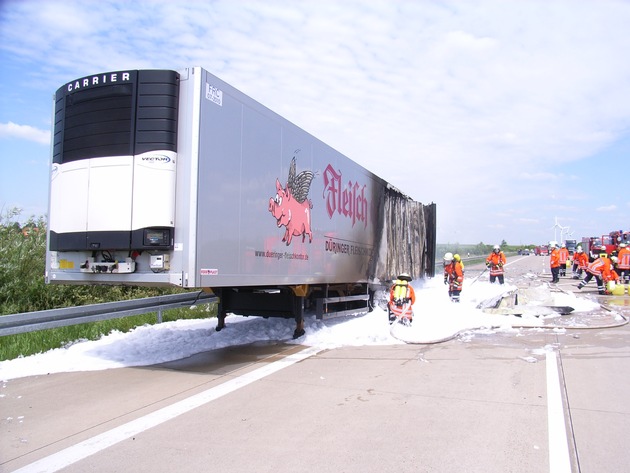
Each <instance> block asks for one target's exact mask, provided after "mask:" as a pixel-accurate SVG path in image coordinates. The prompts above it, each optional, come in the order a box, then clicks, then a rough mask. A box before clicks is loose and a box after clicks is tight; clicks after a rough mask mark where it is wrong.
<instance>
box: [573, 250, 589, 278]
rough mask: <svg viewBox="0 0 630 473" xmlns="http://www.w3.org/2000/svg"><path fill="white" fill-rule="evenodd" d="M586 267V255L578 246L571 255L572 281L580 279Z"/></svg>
mask: <svg viewBox="0 0 630 473" xmlns="http://www.w3.org/2000/svg"><path fill="white" fill-rule="evenodd" d="M587 266H588V255H587V254H586V253H584V250H582V247H581V246H578V247H577V249H576V250H575V253H574V254H573V279H580V278H581V277H582V271H585V270H586V267H587Z"/></svg>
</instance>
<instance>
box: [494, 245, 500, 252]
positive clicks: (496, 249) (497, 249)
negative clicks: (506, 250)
mask: <svg viewBox="0 0 630 473" xmlns="http://www.w3.org/2000/svg"><path fill="white" fill-rule="evenodd" d="M492 250H493V251H501V247H500V246H499V245H494V247H493V248H492Z"/></svg>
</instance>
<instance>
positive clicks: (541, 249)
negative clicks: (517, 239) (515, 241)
mask: <svg viewBox="0 0 630 473" xmlns="http://www.w3.org/2000/svg"><path fill="white" fill-rule="evenodd" d="M534 254H535V255H536V256H549V245H539V246H537V247H536V248H534Z"/></svg>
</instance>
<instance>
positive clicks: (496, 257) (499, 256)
mask: <svg viewBox="0 0 630 473" xmlns="http://www.w3.org/2000/svg"><path fill="white" fill-rule="evenodd" d="M506 262H507V259H506V258H505V254H504V253H503V252H502V251H501V247H500V246H499V245H494V248H493V249H492V253H490V255H489V256H488V257H487V258H486V267H487V268H488V269H489V270H490V283H493V282H494V281H496V280H498V281H499V284H503V283H504V278H503V273H504V270H503V266H505V263H506Z"/></svg>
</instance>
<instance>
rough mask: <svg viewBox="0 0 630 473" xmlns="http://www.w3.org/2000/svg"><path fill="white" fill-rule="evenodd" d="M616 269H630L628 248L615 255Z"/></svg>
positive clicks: (629, 251) (629, 250) (629, 249)
mask: <svg viewBox="0 0 630 473" xmlns="http://www.w3.org/2000/svg"><path fill="white" fill-rule="evenodd" d="M617 269H622V270H625V269H630V248H628V247H627V246H626V247H625V248H622V249H620V250H619V253H617Z"/></svg>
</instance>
